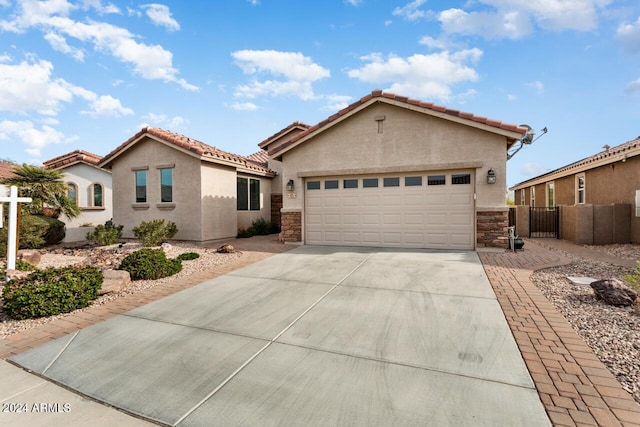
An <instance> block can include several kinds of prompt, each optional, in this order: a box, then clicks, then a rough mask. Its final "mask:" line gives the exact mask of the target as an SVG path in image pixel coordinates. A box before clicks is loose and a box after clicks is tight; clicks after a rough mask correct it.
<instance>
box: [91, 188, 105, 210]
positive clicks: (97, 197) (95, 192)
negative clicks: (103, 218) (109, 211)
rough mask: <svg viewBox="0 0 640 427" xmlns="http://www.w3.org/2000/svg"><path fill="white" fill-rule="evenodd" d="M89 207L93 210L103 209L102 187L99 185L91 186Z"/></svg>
mask: <svg viewBox="0 0 640 427" xmlns="http://www.w3.org/2000/svg"><path fill="white" fill-rule="evenodd" d="M91 206H93V207H95V208H103V207H104V187H103V185H102V184H100V183H93V184H91Z"/></svg>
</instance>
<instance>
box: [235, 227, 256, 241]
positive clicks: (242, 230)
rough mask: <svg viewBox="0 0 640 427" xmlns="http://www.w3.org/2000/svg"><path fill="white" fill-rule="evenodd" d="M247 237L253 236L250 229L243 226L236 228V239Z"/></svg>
mask: <svg viewBox="0 0 640 427" xmlns="http://www.w3.org/2000/svg"><path fill="white" fill-rule="evenodd" d="M249 237H253V234H251V231H249V230H247V229H245V228H239V229H238V234H237V235H236V238H237V239H246V238H249Z"/></svg>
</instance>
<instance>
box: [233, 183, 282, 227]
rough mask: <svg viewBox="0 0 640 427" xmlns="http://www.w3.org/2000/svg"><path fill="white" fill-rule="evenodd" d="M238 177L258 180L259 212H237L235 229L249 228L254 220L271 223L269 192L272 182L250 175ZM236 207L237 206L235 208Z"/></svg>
mask: <svg viewBox="0 0 640 427" xmlns="http://www.w3.org/2000/svg"><path fill="white" fill-rule="evenodd" d="M238 177H244V178H248V179H259V180H260V210H259V211H237V216H238V225H237V228H245V229H246V228H249V227H250V226H251V223H252V222H253V221H255V220H256V219H259V218H262V219H264V220H266V221H271V191H272V188H273V186H272V184H273V183H272V181H271V179H270V178H258V177H255V176H250V175H243V174H238ZM234 200H235V199H234ZM236 207H237V206H236Z"/></svg>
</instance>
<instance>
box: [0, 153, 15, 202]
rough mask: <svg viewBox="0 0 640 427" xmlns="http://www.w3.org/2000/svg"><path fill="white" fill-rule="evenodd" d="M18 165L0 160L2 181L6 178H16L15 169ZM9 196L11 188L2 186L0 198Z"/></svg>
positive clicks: (0, 186)
mask: <svg viewBox="0 0 640 427" xmlns="http://www.w3.org/2000/svg"><path fill="white" fill-rule="evenodd" d="M16 166H17V165H16V164H15V163H11V162H6V161H4V160H0V181H2V180H3V179H5V178H12V177H14V176H15V174H14V173H13V168H15V167H16ZM8 195H9V187H8V186H6V185H3V184H0V196H8Z"/></svg>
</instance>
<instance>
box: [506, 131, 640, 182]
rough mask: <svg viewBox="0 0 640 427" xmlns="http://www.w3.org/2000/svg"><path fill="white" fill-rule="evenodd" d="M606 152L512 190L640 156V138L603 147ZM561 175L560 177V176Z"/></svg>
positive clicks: (563, 167)
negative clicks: (550, 178) (546, 178)
mask: <svg viewBox="0 0 640 427" xmlns="http://www.w3.org/2000/svg"><path fill="white" fill-rule="evenodd" d="M603 148H604V150H603V151H600V152H599V153H596V154H594V155H592V156H589V157H585V158H584V159H582V160H578V161H577V162H573V163H570V164H568V165H565V166H562V167H560V168H558V169H555V170H552V171H550V172H545V173H543V174H542V175H538V176H535V177H533V178H530V179H528V180H526V181H522V182H520V183H518V184H516V185H514V186H513V187H511V188H510V190H512V189H514V188H516V187H519V186H522V185H523V184H527V183H529V182H533V181H537V180H539V179H541V178H544V177H547V176H552V175H555V177H558V178H559V177H561V176H564V175H570V174H572V173H574V171H575V169H578V168H579V169H580V170H587V169H591V168H592V167H598V166H602V163H603V162H604V163H605V164H608V163H612V162H615V161H618V160H623V159H626V158H628V157H632V156H638V155H640V136H639V137H637V138H636V139H632V140H631V141H627V142H625V143H623V144H620V145H616V146H615V147H607V146H605V147H603ZM558 175H559V176H558Z"/></svg>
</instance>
